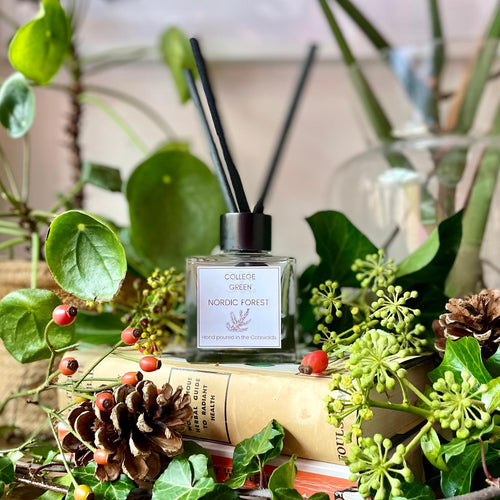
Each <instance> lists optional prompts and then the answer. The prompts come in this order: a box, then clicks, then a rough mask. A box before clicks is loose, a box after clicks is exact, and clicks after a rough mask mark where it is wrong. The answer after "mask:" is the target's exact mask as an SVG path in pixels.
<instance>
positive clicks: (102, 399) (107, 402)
mask: <svg viewBox="0 0 500 500" xmlns="http://www.w3.org/2000/svg"><path fill="white" fill-rule="evenodd" d="M95 405H96V406H97V408H99V410H101V411H110V410H111V408H113V406H115V398H114V397H113V394H110V393H109V392H100V393H99V394H98V395H97V396H96V398H95Z"/></svg>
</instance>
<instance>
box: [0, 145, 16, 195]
mask: <svg viewBox="0 0 500 500" xmlns="http://www.w3.org/2000/svg"><path fill="white" fill-rule="evenodd" d="M0 159H1V160H2V166H3V169H4V172H5V175H6V177H7V181H8V183H9V186H10V190H11V193H12V194H11V196H12V197H13V198H15V199H16V200H18V201H19V199H20V196H19V190H18V189H17V183H16V179H15V177H14V174H13V172H12V167H11V166H10V163H9V160H8V158H7V155H6V154H5V152H4V150H3V149H2V148H1V147H0ZM0 189H1V190H2V191H4V192H8V191H7V189H6V188H5V185H4V184H2V183H1V182H0Z"/></svg>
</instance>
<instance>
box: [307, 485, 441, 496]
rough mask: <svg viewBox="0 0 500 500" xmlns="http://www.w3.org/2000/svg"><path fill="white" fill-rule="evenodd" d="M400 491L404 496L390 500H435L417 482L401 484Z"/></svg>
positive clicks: (429, 488) (431, 492) (430, 491)
mask: <svg viewBox="0 0 500 500" xmlns="http://www.w3.org/2000/svg"><path fill="white" fill-rule="evenodd" d="M401 489H402V490H403V495H404V496H402V497H391V499H392V500H435V498H436V495H435V494H434V491H432V488H431V487H430V486H427V485H426V484H422V483H421V482H419V481H412V482H411V483H406V482H403V484H402V485H401ZM309 500H310V499H309Z"/></svg>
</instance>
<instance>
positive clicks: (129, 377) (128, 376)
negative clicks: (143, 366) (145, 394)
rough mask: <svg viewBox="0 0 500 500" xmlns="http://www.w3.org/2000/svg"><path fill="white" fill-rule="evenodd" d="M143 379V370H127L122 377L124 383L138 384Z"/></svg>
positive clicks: (121, 380)
mask: <svg viewBox="0 0 500 500" xmlns="http://www.w3.org/2000/svg"><path fill="white" fill-rule="evenodd" d="M142 379H143V375H142V373H141V372H127V373H124V374H123V375H122V376H121V377H120V382H121V383H122V384H130V385H137V383H138V382H140V381H141V380H142Z"/></svg>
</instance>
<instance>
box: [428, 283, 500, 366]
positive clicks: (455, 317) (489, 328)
mask: <svg viewBox="0 0 500 500" xmlns="http://www.w3.org/2000/svg"><path fill="white" fill-rule="evenodd" d="M446 309H447V310H448V311H450V312H449V313H445V314H441V316H439V320H434V322H433V323H432V329H433V330H434V333H435V335H436V342H435V346H436V349H437V350H438V351H441V352H444V349H445V344H446V339H451V340H458V339H461V338H463V337H474V338H475V339H477V340H478V342H479V345H480V346H481V356H482V358H483V360H485V359H488V358H489V357H490V356H493V354H495V352H496V351H497V349H498V344H499V342H500V290H483V291H482V292H481V293H479V294H477V295H472V296H470V297H466V298H463V299H450V300H449V301H448V303H447V304H446Z"/></svg>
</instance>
